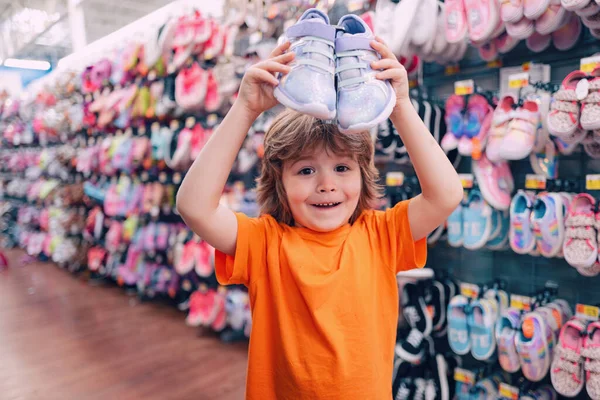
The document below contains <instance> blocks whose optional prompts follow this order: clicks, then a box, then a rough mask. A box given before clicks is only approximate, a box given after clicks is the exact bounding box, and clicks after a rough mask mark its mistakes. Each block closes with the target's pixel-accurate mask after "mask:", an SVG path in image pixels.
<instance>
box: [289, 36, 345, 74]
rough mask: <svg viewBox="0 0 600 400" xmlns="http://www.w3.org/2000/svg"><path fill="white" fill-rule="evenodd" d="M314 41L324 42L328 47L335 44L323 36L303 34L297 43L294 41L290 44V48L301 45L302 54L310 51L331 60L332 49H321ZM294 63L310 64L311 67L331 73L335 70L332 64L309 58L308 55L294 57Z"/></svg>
mask: <svg viewBox="0 0 600 400" xmlns="http://www.w3.org/2000/svg"><path fill="white" fill-rule="evenodd" d="M315 42H319V43H324V44H326V45H328V46H329V47H331V49H333V48H334V47H335V44H334V43H333V42H332V41H329V40H327V39H323V38H320V37H317V36H304V37H302V39H300V40H299V41H298V42H297V43H298V44H296V43H294V44H293V45H292V48H293V47H296V46H300V45H302V46H304V47H303V48H302V52H303V53H304V54H310V53H314V54H319V55H322V56H324V57H327V58H328V59H329V60H330V61H333V60H334V55H333V51H327V50H325V49H322V48H320V47H318V46H316V45H315ZM295 63H296V64H299V65H310V66H311V67H315V68H319V69H322V70H324V71H326V72H329V73H330V74H333V73H334V72H335V68H334V67H333V66H331V65H329V64H328V63H326V62H324V61H319V60H315V59H313V58H310V56H308V57H298V58H297V59H296V61H295Z"/></svg>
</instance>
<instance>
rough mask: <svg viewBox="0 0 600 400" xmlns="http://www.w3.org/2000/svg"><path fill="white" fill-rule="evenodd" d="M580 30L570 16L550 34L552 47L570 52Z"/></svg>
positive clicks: (575, 17) (574, 17)
mask: <svg viewBox="0 0 600 400" xmlns="http://www.w3.org/2000/svg"><path fill="white" fill-rule="evenodd" d="M594 4H595V3H594ZM581 29H582V28H581V20H580V19H579V17H578V16H577V14H571V16H570V18H569V20H568V22H567V23H566V24H565V25H563V26H562V27H561V28H559V29H558V30H556V31H554V32H552V41H553V42H554V47H556V48H557V49H558V50H561V51H567V50H571V49H572V48H573V46H575V45H576V44H577V42H578V41H579V37H580V36H581ZM599 127H600V126H599Z"/></svg>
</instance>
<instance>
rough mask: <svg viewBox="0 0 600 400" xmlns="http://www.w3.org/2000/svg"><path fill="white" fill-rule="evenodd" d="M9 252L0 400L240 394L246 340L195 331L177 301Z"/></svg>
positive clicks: (2, 274)
mask: <svg viewBox="0 0 600 400" xmlns="http://www.w3.org/2000/svg"><path fill="white" fill-rule="evenodd" d="M7 255H8V256H9V260H10V263H11V264H12V265H11V268H9V269H8V270H5V271H1V270H0V399H2V400H12V399H26V400H29V399H32V400H33V399H35V400H37V399H41V400H54V399H57V400H58V399H60V400H71V399H73V400H79V399H82V400H92V399H110V400H113V399H114V400H117V399H118V400H121V399H143V400H150V399H161V400H164V399H194V400H198V399H207V400H208V399H215V400H216V399H218V400H240V399H243V397H244V382H245V377H246V365H247V344H246V343H239V344H235V345H230V344H224V343H222V342H220V341H219V340H218V339H216V338H214V337H198V336H197V333H196V331H195V330H194V329H192V328H190V327H187V326H186V325H185V323H184V318H185V314H184V313H182V312H179V311H177V310H176V309H175V308H173V307H169V306H167V305H161V304H157V303H153V302H150V303H143V304H140V303H139V302H138V301H137V298H135V297H130V296H127V295H126V294H125V293H124V292H123V290H121V289H119V288H116V287H93V286H90V285H89V284H88V283H86V282H85V281H83V280H80V279H78V278H75V277H74V276H73V275H71V274H70V273H69V272H67V271H65V270H61V269H59V268H58V267H56V266H54V265H51V264H42V263H37V262H36V263H32V264H27V265H23V266H19V265H18V264H19V262H20V259H21V257H22V255H23V253H20V252H19V251H9V252H7Z"/></svg>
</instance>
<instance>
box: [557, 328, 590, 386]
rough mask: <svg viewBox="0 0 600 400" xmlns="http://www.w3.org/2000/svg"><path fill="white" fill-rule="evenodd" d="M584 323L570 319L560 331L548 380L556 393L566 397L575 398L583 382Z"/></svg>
mask: <svg viewBox="0 0 600 400" xmlns="http://www.w3.org/2000/svg"><path fill="white" fill-rule="evenodd" d="M584 332H585V323H584V322H582V321H580V320H578V319H572V320H570V321H569V322H567V323H566V324H565V325H564V326H563V327H562V329H561V331H560V337H559V339H558V346H556V354H555V356H554V361H553V362H552V370H551V372H550V378H551V380H552V386H554V388H555V389H556V391H557V392H558V393H559V394H561V395H563V396H566V397H575V396H577V395H578V394H579V393H580V392H581V390H582V389H583V386H584V384H585V382H584V369H583V367H584V365H583V364H584V359H583V357H582V354H581V351H582V347H583V336H584Z"/></svg>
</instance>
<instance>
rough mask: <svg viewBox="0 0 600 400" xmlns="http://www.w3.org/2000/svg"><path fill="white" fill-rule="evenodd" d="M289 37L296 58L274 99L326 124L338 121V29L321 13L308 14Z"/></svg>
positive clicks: (312, 10)
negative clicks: (336, 87) (329, 121)
mask: <svg viewBox="0 0 600 400" xmlns="http://www.w3.org/2000/svg"><path fill="white" fill-rule="evenodd" d="M367 29H368V28H367ZM285 36H286V37H287V39H289V40H290V42H291V47H290V51H293V52H294V53H295V54H296V57H295V59H294V61H293V62H292V63H291V64H290V66H291V67H292V70H291V71H290V73H288V74H286V75H282V76H280V77H279V85H278V86H277V87H276V88H275V90H274V91H273V95H274V96H275V98H276V99H277V100H278V101H279V102H280V103H281V104H283V105H284V106H286V107H289V108H291V109H293V110H296V111H298V112H301V113H304V114H309V115H312V116H313V117H315V118H319V119H323V120H331V119H334V118H335V116H336V97H335V96H336V93H335V81H334V72H335V67H334V54H333V50H334V40H335V28H334V27H333V26H331V25H330V24H329V17H327V15H326V14H325V13H323V12H321V11H319V10H317V9H310V10H307V11H306V12H304V14H302V17H300V20H299V21H298V22H297V23H296V24H295V25H292V26H291V27H289V28H288V29H287V30H286V33H285ZM362 100H364V98H362Z"/></svg>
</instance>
